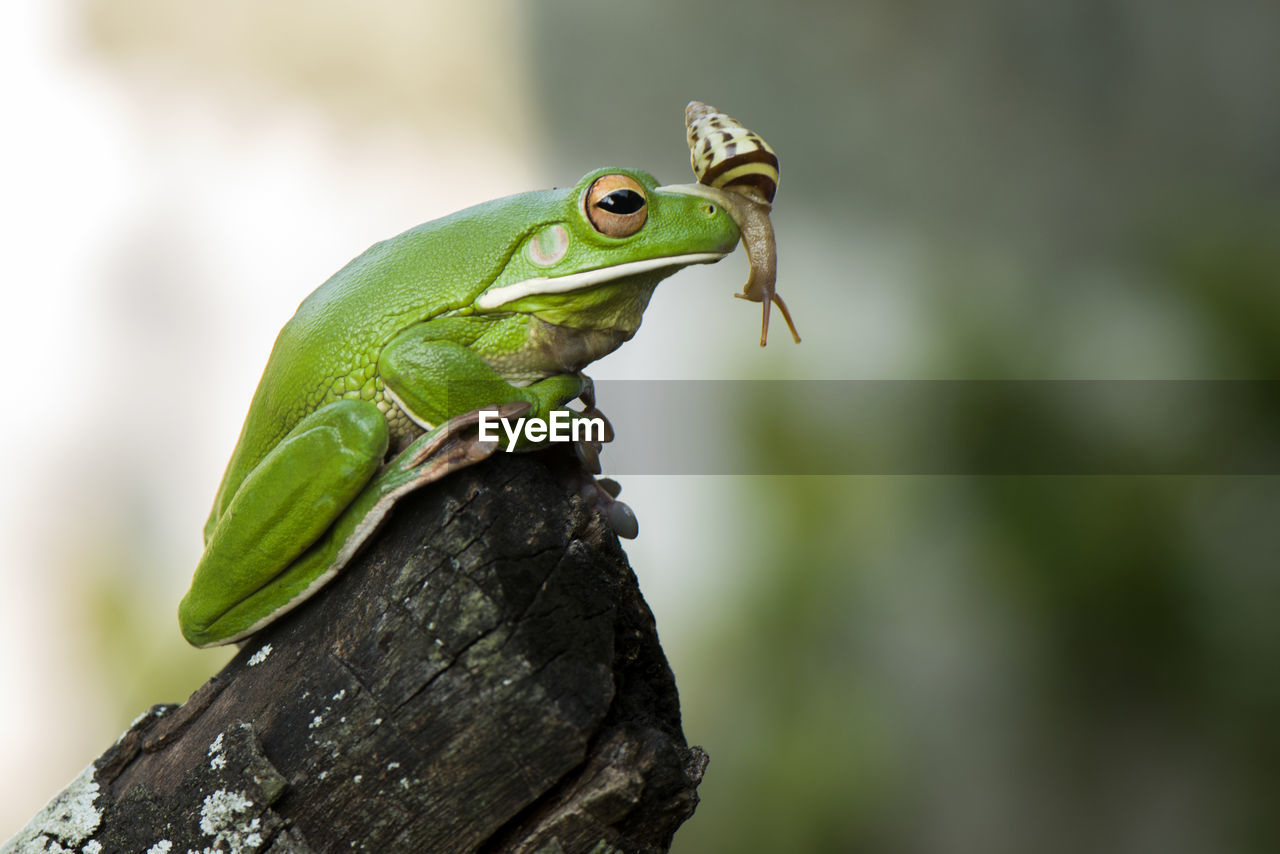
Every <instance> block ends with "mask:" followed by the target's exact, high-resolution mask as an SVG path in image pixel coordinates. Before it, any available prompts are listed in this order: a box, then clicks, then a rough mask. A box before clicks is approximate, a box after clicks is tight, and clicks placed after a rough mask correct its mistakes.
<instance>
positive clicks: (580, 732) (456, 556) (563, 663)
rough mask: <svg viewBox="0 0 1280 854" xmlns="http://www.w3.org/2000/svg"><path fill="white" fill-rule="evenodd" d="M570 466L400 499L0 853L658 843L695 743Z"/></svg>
mask: <svg viewBox="0 0 1280 854" xmlns="http://www.w3.org/2000/svg"><path fill="white" fill-rule="evenodd" d="M574 465H576V464H573V463H570V462H569V456H568V455H567V454H561V453H559V452H556V451H550V452H544V453H539V454H531V455H507V454H500V455H498V457H497V458H495V459H494V460H491V461H489V462H487V463H484V464H482V465H479V466H476V467H475V468H472V469H468V470H465V471H462V472H458V473H456V474H454V475H451V476H449V477H448V478H446V479H445V480H443V481H441V482H439V483H437V484H433V485H432V486H430V487H427V488H426V489H424V490H423V491H422V493H421V494H418V495H414V496H410V497H408V498H406V499H405V500H404V501H403V503H402V504H401V506H399V507H398V508H397V509H396V511H395V512H394V514H393V516H392V518H391V520H390V521H389V522H388V523H387V526H386V529H385V530H384V531H383V532H382V533H381V534H379V536H378V537H377V539H376V540H375V542H374V543H373V544H372V545H371V546H370V547H369V548H368V549H367V550H366V552H365V553H364V554H362V555H361V556H360V557H358V558H357V560H356V561H355V562H354V563H353V564H352V566H351V567H349V568H348V569H347V570H346V571H345V572H344V573H343V574H342V575H340V576H339V577H338V578H337V579H335V580H334V581H333V582H332V583H331V584H330V585H329V586H328V587H327V588H326V589H325V590H323V591H322V592H321V593H320V594H318V595H317V596H316V598H315V599H314V600H312V601H311V602H309V603H308V604H307V605H305V606H304V607H301V608H299V609H298V610H297V611H295V612H294V613H292V614H290V615H288V616H287V617H285V618H283V619H282V620H280V621H279V622H277V623H276V624H273V625H271V626H269V627H268V628H267V629H266V630H264V631H263V632H261V633H259V634H258V635H255V636H254V637H252V638H250V639H249V640H248V642H247V643H246V644H245V645H244V647H243V648H242V649H241V651H240V653H239V655H237V656H236V658H235V659H234V660H233V661H232V662H231V663H230V664H228V665H227V667H226V668H225V669H224V670H223V671H222V672H221V673H219V674H218V675H217V676H215V677H214V678H213V679H212V680H210V682H209V683H207V684H206V685H205V686H204V687H202V688H201V689H200V690H198V691H197V692H196V693H195V694H193V695H192V697H191V698H190V699H189V700H188V702H187V703H186V704H185V705H183V706H180V707H178V706H157V707H154V708H153V709H152V710H151V711H150V712H148V713H147V714H146V715H144V716H143V717H142V718H140V719H139V720H138V721H137V722H135V724H134V725H133V727H131V728H130V730H129V731H128V732H126V733H125V735H124V736H122V737H121V739H120V741H119V742H117V744H116V745H115V746H114V747H112V748H111V749H110V750H108V751H107V753H105V754H104V755H103V756H102V757H101V758H100V759H99V760H98V761H97V762H95V763H94V765H93V766H91V769H87V770H86V774H88V773H89V771H90V770H91V771H92V780H91V784H92V785H88V783H87V782H86V780H81V781H78V782H85V783H86V785H85V786H82V787H81V789H79V790H77V797H79V798H80V801H79V802H78V804H77V806H80V807H83V806H84V805H85V803H88V804H89V807H90V808H89V813H94V812H96V813H97V818H96V821H90V822H89V823H90V824H92V825H93V827H92V828H91V830H89V831H87V832H86V831H84V830H83V828H81V829H80V830H77V831H68V830H67V829H66V828H65V827H64V826H62V825H58V824H57V822H56V821H54V822H53V823H52V824H51V825H49V827H50V828H52V829H51V830H48V832H43V831H40V829H39V828H34V827H33V826H29V827H28V828H27V830H25V831H23V833H20V834H19V836H17V837H15V838H14V839H13V840H10V843H9V846H12V848H10V847H9V846H6V848H5V851H4V852H3V854H7V852H8V851H9V850H14V851H23V850H40V851H43V850H46V848H45V842H46V841H47V842H54V843H56V844H59V845H65V846H68V849H74V850H90V849H92V848H93V844H94V843H95V842H96V843H97V844H98V845H99V846H101V847H99V848H96V849H93V850H97V851H102V852H110V851H139V852H142V851H148V850H157V851H172V852H184V851H188V850H192V851H204V850H226V851H245V852H249V851H269V852H273V854H282V852H289V851H297V852H301V851H351V850H367V851H381V852H396V851H411V852H417V851H427V852H472V851H474V852H484V854H500V852H522V853H523V854H533V853H534V852H575V851H582V852H588V851H591V852H610V851H622V852H661V851H666V850H667V849H668V847H669V845H670V842H671V836H672V834H673V833H674V832H675V830H676V828H677V827H678V826H679V825H680V824H681V823H682V822H683V821H684V820H685V819H686V818H688V816H689V815H690V814H692V812H693V809H694V806H695V805H696V803H697V794H696V788H697V784H698V782H699V780H700V779H701V776H702V771H703V768H704V767H705V765H706V755H705V754H704V753H703V752H702V751H701V750H699V749H698V748H690V747H688V746H687V745H686V743H685V740H684V736H683V733H682V731H681V728H680V711H679V703H678V699H677V696H676V689H675V682H674V679H673V677H672V674H671V671H670V668H669V667H668V666H667V662H666V659H665V657H664V655H663V653H662V649H661V647H660V646H659V644H658V639H657V634H656V631H655V628H654V623H653V616H652V614H651V613H650V611H649V608H648V606H647V605H646V604H645V602H644V599H643V598H642V597H641V595H640V592H639V589H638V587H637V584H636V579H635V576H634V575H633V574H632V572H631V569H630V567H629V566H628V565H627V562H626V557H625V555H624V554H623V552H622V550H621V548H620V547H619V546H618V543H617V539H616V538H615V537H614V535H613V534H612V532H610V531H609V530H608V528H607V527H606V526H605V525H604V524H603V523H602V521H601V520H600V519H599V518H598V516H596V515H595V514H594V513H592V512H591V511H590V510H589V509H588V508H587V507H586V505H585V504H584V503H583V502H582V501H581V500H580V499H578V498H577V497H576V496H575V492H576V488H575V486H576V482H575V480H574V477H575V474H574V468H573V467H574ZM84 776H85V775H82V778H83V777H84ZM86 790H87V792H88V794H86ZM68 791H70V788H69V789H68ZM66 794H67V793H64V796H65V795H66ZM90 796H91V797H90ZM57 803H58V801H57V799H55V801H54V802H53V803H52V804H51V807H54V806H55V805H56V804H57ZM67 809H70V808H69V807H68V808H67ZM67 809H64V810H63V812H66V811H67ZM46 812H47V813H48V812H50V810H49V809H46ZM53 812H57V809H55V810H53ZM50 814H52V813H50ZM42 815H43V814H42ZM38 818H39V817H38ZM35 824H36V822H34V821H33V825H35ZM64 824H65V823H64ZM41 833H43V836H42V835H41ZM77 834H79V835H78V836H77ZM166 841H167V842H168V843H169V844H168V845H167V846H166V845H164V844H163V843H164V842H166ZM86 845H88V846H89V847H85V846H86ZM157 845H159V846H160V847H159V848H155V847H154V846H157ZM48 850H60V849H57V848H52V847H51V848H49V849H48Z"/></svg>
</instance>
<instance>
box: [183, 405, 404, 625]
mask: <svg viewBox="0 0 1280 854" xmlns="http://www.w3.org/2000/svg"><path fill="white" fill-rule="evenodd" d="M387 443H388V433H387V424H386V419H385V418H384V416H383V415H382V413H381V412H380V411H379V410H378V408H377V406H375V405H374V404H372V403H369V402H367V401H361V400H339V401H335V402H333V403H330V404H328V405H326V406H323V407H321V408H320V409H318V410H316V411H315V412H313V413H312V414H311V415H309V416H307V417H306V418H304V419H303V420H302V421H300V422H299V423H298V424H297V425H296V426H295V427H294V428H293V430H291V431H290V432H289V434H288V435H287V436H285V438H284V439H283V440H282V441H281V442H280V443H279V444H277V445H276V446H275V447H274V448H273V449H272V450H271V451H270V453H268V454H267V455H266V457H264V458H263V459H262V461H261V462H260V463H258V465H257V466H256V467H255V468H254V469H253V471H251V472H250V473H249V475H248V476H247V477H246V478H245V479H244V482H243V483H241V484H240V487H239V488H238V489H237V490H236V493H235V496H234V497H233V498H232V499H231V502H230V503H229V504H228V505H227V507H226V509H225V511H224V512H223V513H222V514H221V515H220V516H219V517H218V520H217V522H216V524H215V525H214V526H213V528H212V530H211V532H210V537H209V540H208V542H207V543H206V546H205V552H204V556H203V557H201V559H200V563H199V565H198V566H197V567H196V572H195V577H194V578H193V580H192V582H191V589H190V590H189V591H188V592H187V595H186V596H185V597H184V598H183V600H182V604H181V605H180V606H179V607H178V621H179V623H180V625H181V627H182V633H183V635H184V636H185V637H186V638H187V640H188V641H190V642H191V643H192V644H194V645H195V646H214V645H217V644H224V643H230V642H232V641H233V640H237V639H239V638H240V637H243V636H244V635H246V634H248V633H249V632H250V631H252V630H254V629H255V628H257V627H258V626H260V625H262V624H264V623H265V622H266V621H267V618H269V617H274V616H275V615H276V614H277V613H278V612H280V611H281V605H282V604H284V603H285V602H288V597H287V591H283V590H281V589H280V587H281V583H280V581H281V577H282V576H283V575H285V574H287V573H286V570H288V569H290V568H291V567H293V566H294V565H295V564H296V563H297V562H298V561H299V560H300V558H301V557H302V556H303V555H304V554H310V551H311V550H313V549H312V547H313V545H314V544H316V542H317V541H319V540H320V539H321V538H322V537H323V536H324V534H325V532H326V530H327V529H328V528H329V527H330V526H331V525H332V524H333V522H334V520H336V519H337V518H338V517H339V516H340V515H341V514H342V513H343V511H344V510H345V509H346V507H347V506H348V505H349V504H351V502H352V501H354V500H355V498H356V496H358V495H359V494H360V492H361V491H362V490H363V489H364V488H365V485H366V484H367V483H368V482H369V480H370V479H371V478H372V477H373V476H374V473H375V472H377V470H378V468H379V467H380V466H381V465H382V461H383V457H384V456H385V454H386V451H387ZM304 586H305V585H304ZM282 597H283V598H282Z"/></svg>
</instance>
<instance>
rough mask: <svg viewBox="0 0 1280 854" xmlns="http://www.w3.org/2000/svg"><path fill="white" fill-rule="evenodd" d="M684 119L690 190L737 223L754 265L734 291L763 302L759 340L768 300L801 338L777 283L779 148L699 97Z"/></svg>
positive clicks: (763, 333) (763, 334) (763, 337)
mask: <svg viewBox="0 0 1280 854" xmlns="http://www.w3.org/2000/svg"><path fill="white" fill-rule="evenodd" d="M684 120H685V128H686V136H687V138H688V142H689V159H690V163H691V164H692V166H693V174H694V175H695V176H696V177H697V179H698V184H697V185H686V186H687V187H688V191H689V192H690V193H691V194H696V195H701V196H703V197H705V198H707V199H708V200H710V201H714V202H718V203H719V204H720V205H721V206H722V207H724V209H725V210H727V211H728V212H729V214H730V216H732V217H733V219H734V222H736V223H737V224H738V231H739V232H740V233H741V235H742V248H743V249H745V250H746V253H747V260H748V262H749V263H750V265H751V270H750V273H749V274H748V275H747V283H746V284H745V285H744V286H743V288H742V293H737V294H734V296H735V297H737V298H739V299H745V300H750V301H752V302H758V303H763V305H764V308H763V315H764V316H763V318H762V320H761V328H760V346H761V347H763V346H765V342H766V341H767V340H768V337H769V308H770V305H776V306H777V307H778V309H779V310H780V311H781V312H782V316H783V318H784V319H785V320H786V321H787V326H788V327H789V328H790V329H791V335H792V337H793V338H795V340H796V343H797V344H798V343H800V333H798V332H796V325H795V323H794V322H792V320H791V312H790V311H788V310H787V304H786V303H785V302H783V301H782V297H780V296H778V293H777V290H776V289H775V283H776V281H777V272H778V254H777V248H776V245H775V242H774V237H773V222H772V221H770V219H769V212H770V210H771V209H772V206H773V197H774V194H775V193H777V191H778V156H777V154H776V153H774V150H773V148H772V147H771V146H770V145H769V143H767V142H765V141H764V139H763V137H761V136H760V135H759V134H758V133H756V132H755V131H752V130H749V129H748V128H746V127H745V126H744V125H743V124H742V123H741V122H739V121H738V120H737V119H735V118H733V117H732V116H729V115H727V114H725V113H722V112H719V111H718V110H716V108H715V107H711V106H708V105H707V104H704V103H702V102H701V101H690V102H689V105H688V106H687V107H685V111H684ZM695 187H696V188H697V189H696V190H695Z"/></svg>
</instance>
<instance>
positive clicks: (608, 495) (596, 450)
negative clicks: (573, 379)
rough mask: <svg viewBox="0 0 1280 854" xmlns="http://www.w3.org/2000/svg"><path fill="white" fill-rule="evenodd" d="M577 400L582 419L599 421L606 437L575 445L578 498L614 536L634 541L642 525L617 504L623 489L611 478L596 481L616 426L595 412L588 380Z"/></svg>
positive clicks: (625, 507) (623, 505) (594, 397)
mask: <svg viewBox="0 0 1280 854" xmlns="http://www.w3.org/2000/svg"><path fill="white" fill-rule="evenodd" d="M578 398H579V400H581V401H582V403H583V404H584V407H583V409H582V411H581V413H580V414H579V417H581V418H588V419H599V420H600V421H601V422H603V424H604V431H603V432H604V435H603V436H602V437H601V439H600V441H594V440H582V441H578V442H574V443H573V451H574V454H575V455H576V456H577V458H578V462H579V463H581V464H582V468H581V469H580V470H579V473H578V494H579V495H580V496H581V497H582V500H583V501H586V502H587V504H588V505H589V506H590V507H591V509H592V510H593V511H595V512H597V513H599V514H600V515H601V516H603V517H604V520H605V522H607V523H608V525H609V527H610V528H612V529H613V532H614V533H615V534H617V535H618V536H619V537H622V538H623V539H627V540H634V539H635V538H636V535H637V534H639V533H640V523H639V522H638V521H637V520H636V514H635V512H634V511H633V510H632V509H631V508H630V507H628V506H627V505H626V504H624V503H623V502H621V501H618V500H617V498H618V493H619V492H621V491H622V486H621V485H620V484H619V483H618V482H617V481H616V480H614V479H612V478H608V477H602V478H599V479H597V478H596V477H595V475H598V474H600V472H601V471H602V469H601V467H600V452H601V450H603V449H604V443H605V442H612V441H613V435H614V434H613V425H612V424H610V423H609V419H608V417H606V416H605V414H604V413H603V412H601V411H600V410H599V409H597V408H596V395H595V386H594V385H593V384H592V383H591V380H590V378H589V377H588V378H587V384H586V386H584V388H583V390H582V393H581V394H580V395H579V396H578Z"/></svg>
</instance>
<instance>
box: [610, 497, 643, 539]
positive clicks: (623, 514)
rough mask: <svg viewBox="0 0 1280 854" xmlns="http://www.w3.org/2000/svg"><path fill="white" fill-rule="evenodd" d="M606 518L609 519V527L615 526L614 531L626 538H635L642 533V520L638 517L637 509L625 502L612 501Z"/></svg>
mask: <svg viewBox="0 0 1280 854" xmlns="http://www.w3.org/2000/svg"><path fill="white" fill-rule="evenodd" d="M605 518H607V519H608V520H609V527H610V528H613V532H614V533H615V534H617V535H618V536H619V537H622V538H623V539H624V540H634V539H635V538H636V537H637V536H639V534H640V521H639V520H638V519H636V514H635V511H634V510H632V509H631V507H630V506H629V505H627V504H625V503H624V502H621V501H614V502H612V503H610V505H609V512H608V514H607V515H606V517H605Z"/></svg>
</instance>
